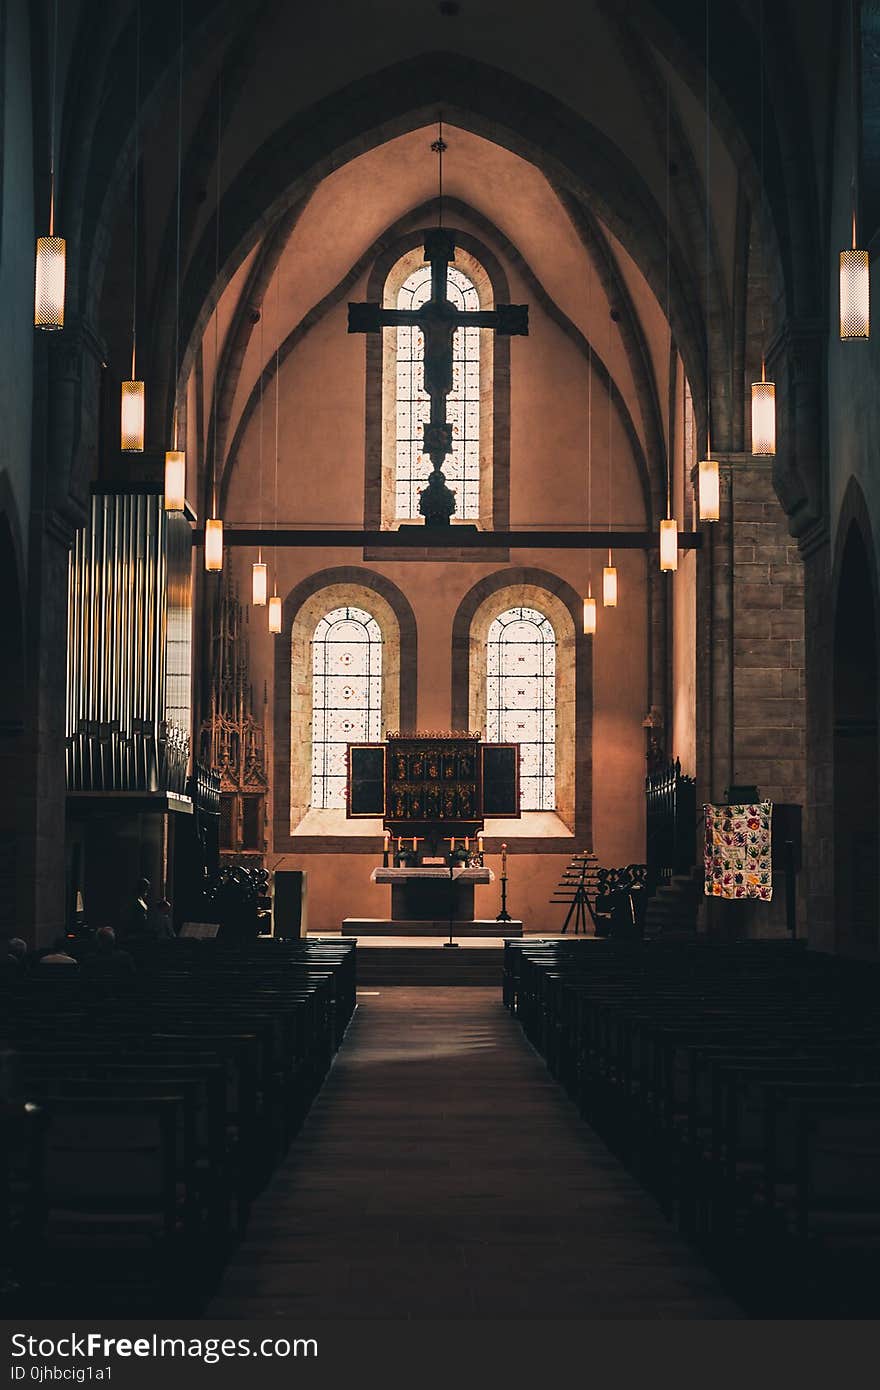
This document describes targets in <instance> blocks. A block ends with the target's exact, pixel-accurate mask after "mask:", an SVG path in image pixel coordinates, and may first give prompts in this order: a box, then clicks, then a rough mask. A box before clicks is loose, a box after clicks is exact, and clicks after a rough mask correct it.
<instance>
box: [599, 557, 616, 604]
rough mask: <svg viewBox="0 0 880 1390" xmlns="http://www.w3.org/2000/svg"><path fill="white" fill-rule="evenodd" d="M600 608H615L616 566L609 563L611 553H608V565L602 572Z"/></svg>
mask: <svg viewBox="0 0 880 1390" xmlns="http://www.w3.org/2000/svg"><path fill="white" fill-rule="evenodd" d="M602 606H603V607H604V608H616V607H617V566H616V565H612V563H611V551H610V550H609V552H608V564H607V565H606V566H605V568H604V569H603V571H602Z"/></svg>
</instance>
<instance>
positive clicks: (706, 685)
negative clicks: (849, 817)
mask: <svg viewBox="0 0 880 1390" xmlns="http://www.w3.org/2000/svg"><path fill="white" fill-rule="evenodd" d="M703 533H704V539H703V548H702V550H701V551H700V552H699V562H698V579H697V760H698V763H697V789H698V799H699V801H700V802H701V803H702V802H704V801H723V800H724V799H725V796H726V790H727V788H728V787H729V786H731V785H734V784H739V785H743V784H753V785H755V786H757V788H758V793H759V795H760V797H761V798H762V800H771V801H773V802H787V803H794V804H796V805H799V806H801V807H802V808H803V829H804V838H805V842H806V840H807V838H808V836H809V830H810V815H809V807H808V806H807V804H806V799H807V759H806V700H805V679H804V666H805V644H804V566H803V562H802V560H801V557H800V553H799V550H798V546H797V544H796V542H795V541H794V540H793V538H792V537H791V535H790V534H789V531H788V524H787V519H786V516H785V513H784V511H783V509H782V507H781V506H780V503H779V500H778V498H777V497H776V494H775V492H774V490H773V478H772V470H771V460H769V459H768V460H766V461H764V460H761V459H753V458H752V457H751V455H749V454H734V455H731V454H728V455H726V456H725V457H724V459H723V461H722V464H721V520H720V521H718V522H715V523H711V524H709V523H704V525H703ZM781 862H782V861H781V854H780V853H779V852H777V854H776V856H775V863H776V865H777V872H776V873H775V874H774V884H773V887H774V898H773V902H772V903H771V904H770V905H765V904H761V903H749V904H747V905H746V906H745V909H744V910H740V906H739V904H732V903H725V902H719V901H717V900H706V902H705V904H704V913H703V922H702V925H703V927H704V929H705V930H707V931H709V932H717V933H719V934H728V932H729V931H730V929H731V927H733V928H734V934H746V935H757V936H760V935H771V936H775V935H778V934H780V933H783V932H784V931H785V900H784V878H783V875H782V873H781V872H779V871H778V870H781ZM731 908H732V909H733V912H731V910H730V909H731ZM798 920H799V931H804V930H805V929H806V922H805V912H804V884H803V882H801V883H799V891H798Z"/></svg>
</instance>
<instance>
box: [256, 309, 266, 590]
mask: <svg viewBox="0 0 880 1390" xmlns="http://www.w3.org/2000/svg"><path fill="white" fill-rule="evenodd" d="M264 361H265V359H264V357H263V305H262V304H260V536H261V537H262V534H263V376H264V370H263V364H264ZM258 562H259V563H260V564H262V563H263V543H262V540H261V541H260V545H259V547H258Z"/></svg>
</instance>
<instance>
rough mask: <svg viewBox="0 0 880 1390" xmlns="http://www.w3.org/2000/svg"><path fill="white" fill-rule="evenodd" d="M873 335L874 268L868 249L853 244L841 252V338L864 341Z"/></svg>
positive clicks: (846, 340) (844, 340)
mask: <svg viewBox="0 0 880 1390" xmlns="http://www.w3.org/2000/svg"><path fill="white" fill-rule="evenodd" d="M870 336H871V270H870V262H869V257H868V253H867V251H859V250H858V249H857V248H856V239H855V218H853V244H852V248H851V249H850V250H849V251H841V253H840V339H841V342H850V341H856V342H863V341H864V340H865V339H866V338H869V337H870Z"/></svg>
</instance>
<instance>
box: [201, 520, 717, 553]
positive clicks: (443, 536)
mask: <svg viewBox="0 0 880 1390" xmlns="http://www.w3.org/2000/svg"><path fill="white" fill-rule="evenodd" d="M204 542H205V533H204V530H203V529H202V528H197V529H196V530H194V531H193V544H194V545H204ZM223 543H224V545H227V546H251V547H256V546H263V547H267V548H271V547H272V546H277V547H278V548H279V549H285V550H297V549H308V548H310V547H314V548H317V549H320V548H322V547H330V546H332V547H334V548H336V547H342V546H351V547H352V549H361V548H369V549H373V548H376V549H383V548H385V549H389V550H392V549H395V550H396V549H400V548H401V547H407V548H412V549H415V550H421V549H425V548H427V547H430V548H431V549H434V548H436V547H446V548H448V549H450V550H497V549H499V548H505V549H509V550H608V549H609V548H611V549H613V550H656V549H657V548H658V546H659V536H658V534H657V532H656V531H477V530H476V529H473V530H472V529H471V528H470V527H469V526H430V527H429V526H412V527H409V526H406V527H401V529H400V530H398V531H354V530H351V531H348V530H335V531H330V530H318V529H314V530H306V531H302V530H291V529H289V528H287V527H285V528H279V529H278V530H277V531H272V530H269V529H267V528H266V527H248V526H226V527H224V529H223ZM702 544H703V537H702V533H701V532H700V531H679V533H678V548H679V550H699V549H701V547H702Z"/></svg>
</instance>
